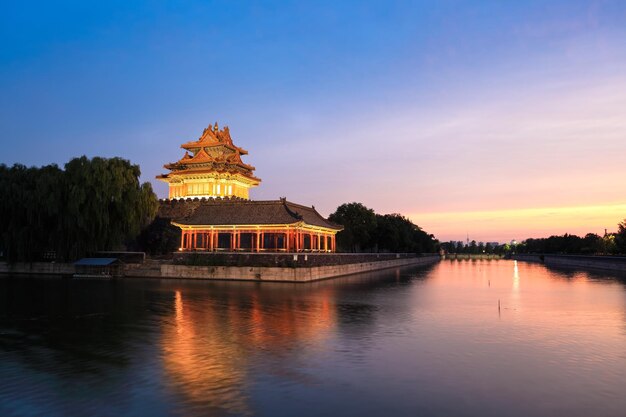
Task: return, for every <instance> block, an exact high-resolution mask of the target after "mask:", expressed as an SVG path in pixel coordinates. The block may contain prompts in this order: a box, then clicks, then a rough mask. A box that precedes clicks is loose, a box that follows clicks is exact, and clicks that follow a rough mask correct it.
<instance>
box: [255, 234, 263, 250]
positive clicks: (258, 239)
mask: <svg viewBox="0 0 626 417" xmlns="http://www.w3.org/2000/svg"><path fill="white" fill-rule="evenodd" d="M260 245H261V232H259V231H258V230H257V231H256V248H254V250H255V252H258V251H259V249H260V248H261V246H260Z"/></svg>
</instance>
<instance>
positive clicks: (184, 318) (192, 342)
mask: <svg viewBox="0 0 626 417" xmlns="http://www.w3.org/2000/svg"><path fill="white" fill-rule="evenodd" d="M279 285H280V284H279ZM246 287H247V288H246ZM269 290H270V291H262V290H261V288H260V287H253V286H251V285H250V284H248V283H245V284H244V285H243V286H241V287H240V288H239V291H235V292H234V293H232V294H228V296H225V297H223V298H222V297H220V298H212V299H210V300H208V302H207V300H206V299H205V298H203V297H198V296H197V294H193V293H192V294H191V295H190V296H185V295H184V292H183V291H181V290H176V291H175V292H174V297H173V304H174V308H173V311H174V320H173V321H172V322H165V323H164V325H163V331H162V334H163V335H162V338H161V347H162V350H163V354H162V358H163V365H164V369H165V371H166V374H167V376H168V378H169V379H170V385H171V386H172V387H173V388H174V389H175V390H176V391H178V392H180V393H181V394H183V395H184V396H185V398H186V401H187V402H188V403H189V404H191V407H192V408H193V407H194V406H197V407H198V411H199V410H200V409H203V408H205V407H207V406H208V407H210V408H212V409H220V410H225V411H227V412H229V413H232V414H240V415H248V414H252V410H251V408H250V405H249V403H248V399H247V397H246V392H245V391H246V384H247V381H248V380H249V378H250V377H249V375H248V374H249V373H250V369H251V368H253V367H254V364H252V363H251V358H254V357H255V356H258V355H259V354H262V353H264V352H272V353H273V355H278V356H280V355H281V354H282V351H283V350H290V349H294V348H296V347H297V346H300V347H302V346H303V345H304V346H306V347H307V348H309V349H310V348H311V347H312V345H314V344H317V343H320V342H321V341H322V340H323V339H324V337H325V335H327V331H328V329H330V328H332V326H334V324H335V320H336V318H335V310H334V308H332V303H333V289H332V287H329V286H327V287H324V288H318V289H316V290H314V292H313V296H312V297H301V296H293V294H292V295H289V294H288V292H287V291H284V289H283V291H281V289H280V288H278V289H276V290H277V291H272V289H269ZM298 292H299V291H294V293H296V294H297V293H298ZM222 295H225V294H222ZM274 365H278V366H274V367H273V368H272V369H271V372H272V373H275V374H279V375H281V376H282V377H284V378H290V377H294V375H290V373H291V374H292V373H293V372H292V371H290V370H289V369H288V368H286V367H283V366H280V363H274ZM188 411H189V410H188Z"/></svg>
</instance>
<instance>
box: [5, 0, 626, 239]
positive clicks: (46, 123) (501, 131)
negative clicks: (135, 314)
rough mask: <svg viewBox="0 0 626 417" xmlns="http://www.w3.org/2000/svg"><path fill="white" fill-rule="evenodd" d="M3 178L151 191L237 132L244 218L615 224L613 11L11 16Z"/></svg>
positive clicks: (618, 148) (17, 11) (622, 139)
mask: <svg viewBox="0 0 626 417" xmlns="http://www.w3.org/2000/svg"><path fill="white" fill-rule="evenodd" d="M2 9H3V13H2V14H0V92H1V94H0V163H4V164H7V165H11V164H14V163H22V164H25V165H45V164H50V163H56V164H59V165H63V164H64V163H65V162H67V161H68V160H69V159H70V158H72V157H75V156H80V155H87V156H96V155H97V156H122V157H124V158H127V159H129V160H130V161H132V162H133V163H136V164H139V165H140V166H141V170H142V180H143V181H150V182H152V184H153V186H154V188H155V191H156V192H157V194H158V195H159V196H160V197H165V196H166V195H167V191H166V184H164V183H161V182H159V181H156V180H155V179H154V177H155V176H156V175H158V174H161V173H164V172H166V170H165V169H164V168H163V164H165V163H167V162H173V161H176V160H178V159H180V157H181V156H182V155H183V153H184V151H183V150H182V149H180V148H179V146H180V144H181V143H183V142H187V141H190V140H195V139H197V138H198V137H199V136H200V134H201V133H202V130H203V129H204V128H205V127H206V126H207V125H208V124H213V123H214V122H216V121H217V122H218V123H219V124H220V126H222V125H228V126H229V127H230V131H231V134H232V136H233V139H234V141H235V144H237V145H238V146H241V147H243V148H245V149H247V150H248V151H249V152H250V154H249V155H248V156H246V157H244V162H246V163H249V164H252V165H254V166H255V167H256V171H255V173H256V175H257V176H258V177H260V178H261V179H262V181H263V182H262V183H261V185H260V186H259V187H258V188H256V189H254V190H252V191H251V197H252V198H253V199H276V198H278V197H283V196H285V197H287V198H288V199H289V200H291V201H294V202H298V203H302V204H307V205H315V207H316V208H317V209H318V210H319V211H320V212H321V213H322V214H323V215H328V214H330V213H331V212H333V211H334V210H335V209H336V207H337V206H339V205H340V204H342V203H346V202H353V201H354V202H361V203H363V204H365V205H366V206H368V207H370V208H372V209H374V210H375V211H376V212H379V213H401V214H403V215H406V216H408V217H409V218H410V219H411V220H413V221H414V222H415V223H416V224H418V225H419V226H421V227H422V228H423V229H425V230H426V231H427V232H429V233H433V234H434V235H435V236H436V237H437V238H439V239H440V240H442V241H444V240H465V238H466V236H467V235H469V237H470V239H475V240H477V241H499V242H505V241H509V240H512V239H516V240H523V239H524V238H528V237H541V236H549V235H551V234H563V233H574V234H579V235H580V234H582V235H584V234H585V233H587V232H593V233H599V234H602V233H604V230H605V229H608V231H609V232H610V231H614V230H615V229H616V228H617V224H618V222H620V221H621V220H623V219H624V218H626V163H625V156H626V2H624V1H608V0H607V1H576V0H567V1H558V0H555V1H530V0H529V1H523V2H521V1H520V2H517V1H515V2H514V1H405V2H404V1H400V2H393V1H348V0H345V1H341V2H337V1H310V2H307V1H292V2H291V1H281V2H271V1H268V2H265V1H255V2H250V1H242V2H237V1H179V2H174V1H157V0H150V1H127V0H124V1H116V0H109V1H106V2H89V1H84V0H83V1H63V0H61V1H55V2H48V1H41V2H39V1H28V0H24V1H19V2H3V5H2Z"/></svg>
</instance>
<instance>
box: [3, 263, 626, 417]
mask: <svg viewBox="0 0 626 417" xmlns="http://www.w3.org/2000/svg"><path fill="white" fill-rule="evenodd" d="M498 305H499V307H498ZM625 382H626V281H625V280H623V278H620V277H619V276H612V275H607V274H599V273H586V272H576V271H574V272H572V271H558V270H551V269H546V268H545V267H544V266H542V265H538V264H529V263H521V262H520V263H516V262H514V261H444V262H441V263H439V264H437V265H434V266H431V267H428V268H405V269H398V270H387V271H382V272H377V273H369V274H361V275H355V276H351V277H347V278H342V279H337V280H332V281H324V282H318V283H311V284H304V285H303V284H276V283H249V282H239V283H237V282H208V281H202V282H194V281H175V280H130V279H129V280H126V281H119V282H102V281H76V280H67V279H59V278H24V277H19V278H17V277H15V278H0V415H1V416H6V417H9V416H34V415H42V416H49V417H54V416H70V415H71V416H82V415H85V416H87V415H89V416H122V415H123V416H140V415H149V416H171V415H180V416H230V415H237V416H239V415H243V416H247V415H250V416H252V415H258V416H326V415H340V416H382V415H389V416H416V415H424V416H428V415H432V416H503V415H506V416H555V415H567V416H585V417H587V416H624V415H626V414H625V413H626V395H624V392H625V391H624V390H625V388H624V387H625V385H624V384H625Z"/></svg>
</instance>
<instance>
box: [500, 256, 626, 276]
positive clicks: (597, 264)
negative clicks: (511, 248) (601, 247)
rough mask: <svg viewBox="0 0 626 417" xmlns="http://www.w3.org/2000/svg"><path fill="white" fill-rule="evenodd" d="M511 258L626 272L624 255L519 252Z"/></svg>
mask: <svg viewBox="0 0 626 417" xmlns="http://www.w3.org/2000/svg"><path fill="white" fill-rule="evenodd" d="M511 259H515V260H517V261H525V262H543V263H544V264H545V265H547V266H554V267H564V268H583V269H594V270H603V271H616V272H626V257H623V256H584V255H548V254H544V255H541V254H538V255H535V254H529V255H526V254H517V255H512V256H511Z"/></svg>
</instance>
